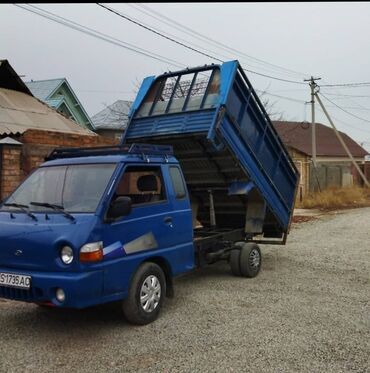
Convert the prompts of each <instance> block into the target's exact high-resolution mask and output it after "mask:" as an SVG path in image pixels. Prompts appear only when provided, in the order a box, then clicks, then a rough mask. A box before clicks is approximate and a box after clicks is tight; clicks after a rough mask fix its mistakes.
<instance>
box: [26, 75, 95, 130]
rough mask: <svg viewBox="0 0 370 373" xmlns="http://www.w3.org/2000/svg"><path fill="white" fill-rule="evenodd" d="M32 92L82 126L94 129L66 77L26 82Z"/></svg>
mask: <svg viewBox="0 0 370 373" xmlns="http://www.w3.org/2000/svg"><path fill="white" fill-rule="evenodd" d="M25 84H26V86H27V87H28V89H29V90H30V91H31V92H32V94H33V95H34V96H35V97H36V98H38V99H39V100H41V101H42V102H45V103H46V104H47V105H49V106H50V107H51V108H53V109H55V110H58V111H59V112H60V113H62V114H64V115H65V116H66V117H68V118H69V119H71V120H74V121H75V122H76V123H78V124H79V125H80V126H82V127H84V128H87V129H89V130H93V126H92V122H91V119H90V117H89V115H88V114H87V112H86V111H85V109H84V108H83V106H82V104H81V102H80V101H79V99H78V98H77V96H76V94H75V93H74V91H73V89H72V87H71V86H70V84H69V83H68V81H67V79H66V78H61V79H49V80H36V81H33V80H32V81H30V82H26V83H25Z"/></svg>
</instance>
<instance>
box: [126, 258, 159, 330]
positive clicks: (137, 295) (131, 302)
mask: <svg viewBox="0 0 370 373" xmlns="http://www.w3.org/2000/svg"><path fill="white" fill-rule="evenodd" d="M154 278H155V279H157V280H155V279H154ZM151 281H154V282H155V281H158V282H159V285H160V292H159V293H158V291H155V290H154V289H149V288H148V287H147V286H146V285H147V284H148V283H151V284H152V282H151ZM143 288H144V289H145V288H146V289H148V293H147V295H148V294H149V300H148V301H147V302H145V300H143V302H144V303H145V304H144V305H143V304H142V301H141V295H142V289H143ZM158 294H159V299H158V300H155V298H154V297H155V296H157V297H158ZM165 295H166V279H165V275H164V273H163V271H162V269H161V267H159V266H158V265H157V264H155V263H151V262H145V263H143V264H142V265H141V266H140V267H139V268H138V270H137V271H136V273H135V274H134V277H133V278H132V281H131V285H130V289H129V293H128V297H127V299H125V300H124V301H123V303H122V309H123V313H124V315H125V317H126V319H127V321H128V322H130V323H131V324H137V325H145V324H149V323H151V322H153V321H154V320H156V319H157V318H158V315H159V312H160V310H161V306H162V303H163V299H164V297H165ZM147 306H148V310H145V307H147ZM151 308H153V309H151Z"/></svg>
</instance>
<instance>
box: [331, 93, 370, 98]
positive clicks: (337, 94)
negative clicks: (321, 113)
mask: <svg viewBox="0 0 370 373" xmlns="http://www.w3.org/2000/svg"><path fill="white" fill-rule="evenodd" d="M325 94H326V95H329V96H338V97H343V99H345V98H347V97H354V98H365V97H366V98H368V97H370V95H344V94H340V93H331V92H325Z"/></svg>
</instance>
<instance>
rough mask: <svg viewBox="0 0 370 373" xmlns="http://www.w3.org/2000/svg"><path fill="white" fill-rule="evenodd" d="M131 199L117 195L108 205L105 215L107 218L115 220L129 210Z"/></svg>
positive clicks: (126, 213)
mask: <svg viewBox="0 0 370 373" xmlns="http://www.w3.org/2000/svg"><path fill="white" fill-rule="evenodd" d="M131 209H132V201H131V198H130V197H118V198H117V199H115V200H114V201H113V202H112V204H111V205H110V207H109V210H108V214H107V217H108V219H109V220H116V219H118V218H121V217H122V216H126V215H128V214H129V213H130V212H131Z"/></svg>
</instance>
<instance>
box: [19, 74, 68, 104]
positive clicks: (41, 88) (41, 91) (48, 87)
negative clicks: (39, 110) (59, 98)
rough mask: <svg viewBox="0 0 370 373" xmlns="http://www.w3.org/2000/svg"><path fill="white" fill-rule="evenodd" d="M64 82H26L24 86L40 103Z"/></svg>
mask: <svg viewBox="0 0 370 373" xmlns="http://www.w3.org/2000/svg"><path fill="white" fill-rule="evenodd" d="M63 82H64V79H63V78H62V79H49V80H37V81H35V82H32V81H31V82H26V86H27V87H28V88H29V89H30V91H31V92H32V94H33V95H34V96H35V97H37V98H38V99H39V100H41V101H46V100H47V98H48V97H49V96H50V95H51V94H52V93H53V92H54V91H55V90H56V89H57V88H58V87H59V86H60V85H61V84H62V83H63Z"/></svg>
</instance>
